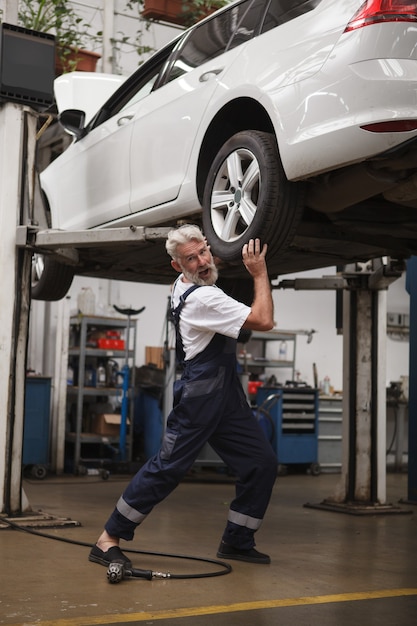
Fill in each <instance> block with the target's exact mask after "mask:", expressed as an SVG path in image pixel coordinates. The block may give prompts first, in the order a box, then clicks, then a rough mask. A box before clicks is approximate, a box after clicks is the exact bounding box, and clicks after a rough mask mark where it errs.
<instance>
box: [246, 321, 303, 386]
mask: <svg viewBox="0 0 417 626" xmlns="http://www.w3.org/2000/svg"><path fill="white" fill-rule="evenodd" d="M269 342H279V344H278V346H277V350H276V358H271V357H270V356H267V344H268V343H269ZM296 342H297V334H296V333H292V332H286V331H280V330H270V331H268V332H257V331H253V332H252V336H251V338H250V340H249V341H248V343H247V344H245V345H244V348H243V350H242V351H240V353H239V354H238V362H239V364H240V365H241V366H242V369H243V372H244V373H251V374H261V373H263V372H264V371H265V369H267V368H287V369H289V370H290V371H291V380H294V378H295V354H296ZM282 344H285V348H286V350H285V355H280V346H281V345H282Z"/></svg>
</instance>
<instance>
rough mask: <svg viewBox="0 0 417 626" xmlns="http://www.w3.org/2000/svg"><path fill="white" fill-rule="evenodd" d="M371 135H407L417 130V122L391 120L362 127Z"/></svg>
mask: <svg viewBox="0 0 417 626" xmlns="http://www.w3.org/2000/svg"><path fill="white" fill-rule="evenodd" d="M361 128H362V130H367V131H369V132H370V133H406V132H410V131H413V130H417V120H389V121H387V122H375V123H373V124H365V125H364V126H361Z"/></svg>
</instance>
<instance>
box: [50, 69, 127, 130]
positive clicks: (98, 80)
mask: <svg viewBox="0 0 417 626" xmlns="http://www.w3.org/2000/svg"><path fill="white" fill-rule="evenodd" d="M126 78H127V76H120V75H118V74H101V73H96V72H68V73H67V74H62V75H61V76H58V78H56V79H55V81H54V93H55V101H56V106H57V109H58V113H61V112H62V111H65V110H66V109H79V110H81V111H84V112H85V115H86V123H88V122H89V121H90V120H91V118H92V117H93V116H94V115H95V114H96V113H97V111H98V110H99V109H100V107H101V106H102V105H103V104H104V103H105V102H106V100H108V98H110V96H111V95H112V94H113V93H114V92H115V91H116V89H117V88H118V87H120V85H121V84H122V83H123V82H124V81H125V80H126Z"/></svg>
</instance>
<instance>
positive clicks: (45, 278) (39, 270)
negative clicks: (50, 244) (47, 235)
mask: <svg viewBox="0 0 417 626" xmlns="http://www.w3.org/2000/svg"><path fill="white" fill-rule="evenodd" d="M73 279H74V271H73V269H72V267H71V266H69V265H64V264H63V263H58V262H57V261H55V260H54V259H51V258H50V257H48V256H43V255H42V254H34V255H33V256H32V288H31V292H32V299H33V300H48V301H55V300H61V298H63V297H64V296H65V295H66V294H67V293H68V290H69V288H70V287H71V284H72V281H73Z"/></svg>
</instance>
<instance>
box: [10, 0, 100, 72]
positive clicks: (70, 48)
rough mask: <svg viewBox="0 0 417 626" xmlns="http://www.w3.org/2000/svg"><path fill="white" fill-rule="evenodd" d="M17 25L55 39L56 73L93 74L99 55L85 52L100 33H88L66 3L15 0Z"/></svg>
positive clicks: (84, 23) (89, 28) (97, 39)
mask: <svg viewBox="0 0 417 626" xmlns="http://www.w3.org/2000/svg"><path fill="white" fill-rule="evenodd" d="M18 23H19V25H20V26H24V27H25V28H30V29H32V30H37V31H41V32H44V33H48V32H49V33H52V34H53V35H55V39H56V73H57V74H60V73H63V72H69V71H72V70H75V69H77V70H79V71H90V72H91V71H95V68H96V65H97V61H98V59H99V58H100V56H101V55H100V54H98V53H97V52H92V51H90V50H86V46H88V45H91V42H96V41H100V40H101V35H102V33H100V32H98V33H96V34H95V35H94V34H92V33H91V26H90V24H88V23H87V22H86V21H85V20H84V19H83V18H82V17H80V16H79V15H77V12H76V10H75V8H74V6H73V4H72V3H71V2H69V0H19V7H18Z"/></svg>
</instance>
